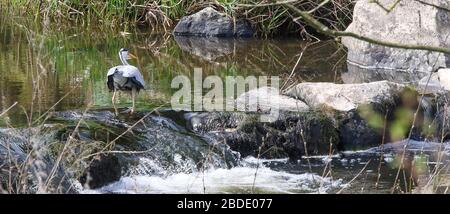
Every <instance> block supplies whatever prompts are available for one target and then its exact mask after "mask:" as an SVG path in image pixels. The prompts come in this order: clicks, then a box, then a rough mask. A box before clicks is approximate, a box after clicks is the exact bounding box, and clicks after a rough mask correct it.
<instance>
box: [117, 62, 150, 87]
mask: <svg viewBox="0 0 450 214" xmlns="http://www.w3.org/2000/svg"><path fill="white" fill-rule="evenodd" d="M120 71H122V72H123V76H124V77H134V78H135V79H136V80H137V81H138V82H139V83H140V84H141V85H142V87H145V81H144V77H143V76H142V74H141V72H139V69H138V68H136V67H134V66H132V65H123V66H120Z"/></svg>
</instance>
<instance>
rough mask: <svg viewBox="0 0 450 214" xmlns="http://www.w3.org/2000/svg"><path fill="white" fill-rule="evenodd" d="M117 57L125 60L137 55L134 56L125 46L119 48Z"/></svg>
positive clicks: (134, 57)
mask: <svg viewBox="0 0 450 214" xmlns="http://www.w3.org/2000/svg"><path fill="white" fill-rule="evenodd" d="M119 57H120V58H121V59H125V60H128V59H137V57H136V56H135V55H133V54H131V53H129V52H128V49H126V48H121V49H120V50H119Z"/></svg>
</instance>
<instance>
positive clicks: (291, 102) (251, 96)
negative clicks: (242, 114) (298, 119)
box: [236, 86, 309, 112]
mask: <svg viewBox="0 0 450 214" xmlns="http://www.w3.org/2000/svg"><path fill="white" fill-rule="evenodd" d="M236 106H237V108H238V110H245V111H247V112H248V111H250V112H269V111H271V110H274V111H291V112H302V111H308V110H309V106H307V105H306V104H305V103H304V102H303V101H301V100H298V99H294V98H292V97H289V96H286V95H281V94H280V93H279V91H278V90H277V89H276V88H273V87H267V86H266V87H260V88H257V89H253V90H250V91H248V92H246V93H243V94H241V95H240V96H239V97H238V98H237V99H236Z"/></svg>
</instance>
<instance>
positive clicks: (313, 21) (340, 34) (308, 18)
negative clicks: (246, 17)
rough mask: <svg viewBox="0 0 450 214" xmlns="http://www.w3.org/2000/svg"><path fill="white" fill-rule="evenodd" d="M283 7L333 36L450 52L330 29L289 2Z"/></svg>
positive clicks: (444, 49) (449, 52) (399, 46)
mask: <svg viewBox="0 0 450 214" xmlns="http://www.w3.org/2000/svg"><path fill="white" fill-rule="evenodd" d="M284 6H285V7H287V8H289V9H291V10H292V11H294V12H295V13H297V14H298V15H299V16H301V17H302V18H303V19H304V20H305V22H306V23H307V24H308V25H310V26H311V27H313V28H314V29H316V30H317V31H318V32H319V33H323V34H325V35H330V36H335V37H352V38H355V39H358V40H362V41H366V42H369V43H372V44H377V45H382V46H387V47H392V48H400V49H413V50H426V51H434V52H439V53H444V54H450V49H448V48H444V47H434V46H427V45H408V44H399V43H394V42H388V41H382V40H378V39H374V38H370V37H366V36H362V35H359V34H356V33H352V32H346V31H337V30H332V29H330V28H328V27H327V26H325V25H324V24H322V23H321V22H319V21H318V20H317V19H315V18H314V17H312V16H311V15H310V14H309V13H308V12H306V11H302V10H299V9H298V8H296V7H295V6H293V5H291V4H284Z"/></svg>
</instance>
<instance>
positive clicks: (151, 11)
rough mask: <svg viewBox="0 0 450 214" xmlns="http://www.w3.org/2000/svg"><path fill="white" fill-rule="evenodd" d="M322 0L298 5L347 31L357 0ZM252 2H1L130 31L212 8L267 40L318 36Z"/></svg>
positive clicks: (54, 18)
mask: <svg viewBox="0 0 450 214" xmlns="http://www.w3.org/2000/svg"><path fill="white" fill-rule="evenodd" d="M321 2H322V1H320V0H310V1H306V2H304V1H301V2H294V3H292V4H293V5H295V6H297V7H298V8H300V9H303V10H305V11H312V12H311V14H312V15H313V16H314V17H318V18H320V20H321V21H323V22H324V23H325V24H326V25H327V26H329V27H330V28H332V29H336V30H344V29H345V28H346V27H347V26H348V25H349V24H350V22H351V17H352V11H353V6H354V2H353V1H351V0H335V1H331V2H330V3H329V4H326V5H325V6H323V7H318V5H319V4H320V3H321ZM258 4H269V5H270V4H271V2H266V3H265V2H261V1H252V0H239V1H228V0H219V1H197V0H190V1H172V0H169V1H160V0H158V1H150V0H138V1H134V2H131V1H126V0H115V1H106V2H104V1H72V0H71V1H64V2H61V1H42V0H41V1H37V2H36V1H25V0H7V1H2V2H1V3H0V5H1V7H2V11H8V12H9V13H12V14H15V15H25V14H26V15H29V16H33V17H34V21H35V22H39V23H42V24H43V25H52V24H57V23H67V22H68V23H73V24H77V25H81V26H83V25H99V26H103V27H106V28H118V29H121V30H124V31H127V30H129V29H133V28H135V27H149V28H151V29H153V30H155V31H160V32H161V31H171V29H173V27H175V25H176V24H177V23H178V21H179V20H180V19H181V18H182V17H184V16H186V15H190V14H193V13H196V12H198V11H200V10H201V9H203V8H206V7H213V8H214V9H216V10H218V11H220V12H224V13H226V14H227V15H228V16H230V17H232V18H234V19H240V18H245V19H247V20H249V21H250V22H251V24H252V25H253V26H254V28H255V29H256V34H257V35H258V36H262V37H268V36H276V35H287V34H291V35H297V36H300V37H303V38H308V37H310V36H317V35H316V33H314V32H315V31H314V30H313V29H312V28H309V27H308V25H307V24H305V23H304V22H303V21H302V20H296V21H293V17H296V16H297V15H296V14H293V13H292V12H290V11H289V9H288V8H285V7H283V6H281V5H276V4H275V5H272V6H265V7H260V6H254V5H258Z"/></svg>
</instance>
